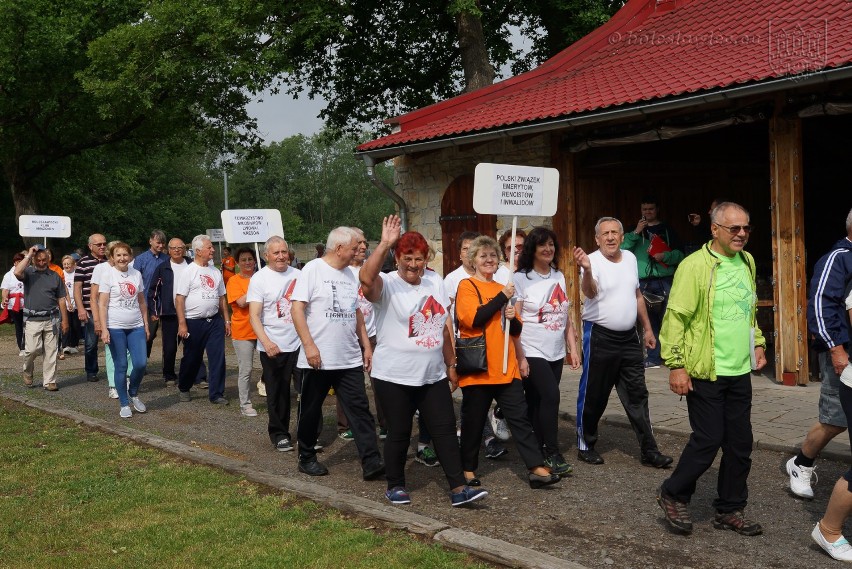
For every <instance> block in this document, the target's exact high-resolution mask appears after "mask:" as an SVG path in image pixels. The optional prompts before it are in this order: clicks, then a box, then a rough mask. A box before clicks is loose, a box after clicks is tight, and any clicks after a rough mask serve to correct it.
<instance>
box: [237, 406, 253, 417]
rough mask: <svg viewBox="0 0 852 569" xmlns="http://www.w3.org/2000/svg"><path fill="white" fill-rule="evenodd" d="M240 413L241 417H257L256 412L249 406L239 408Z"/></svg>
mask: <svg viewBox="0 0 852 569" xmlns="http://www.w3.org/2000/svg"><path fill="white" fill-rule="evenodd" d="M240 413H242V415H243V417H257V411H255V409H254V407H252V406H251V405H245V406H242V407H240Z"/></svg>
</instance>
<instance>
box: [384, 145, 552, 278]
mask: <svg viewBox="0 0 852 569" xmlns="http://www.w3.org/2000/svg"><path fill="white" fill-rule="evenodd" d="M550 152H551V149H550V135H547V134H542V135H539V136H535V137H532V138H529V139H525V140H524V141H523V142H518V143H514V142H513V139H512V138H511V137H506V138H503V139H500V140H495V141H492V142H489V143H485V144H481V145H469V146H467V147H465V146H461V147H455V146H454V147H450V148H444V149H442V150H439V151H435V152H430V153H427V154H424V155H422V156H419V157H412V156H401V157H398V158H397V159H396V160H395V161H394V191H396V192H397V193H398V194H399V195H401V196H402V198H403V199H404V200H405V203H407V204H408V228H409V229H411V230H414V231H419V232H420V233H422V234H423V236H424V237H426V239H427V240H428V241H429V243H430V244H431V245H432V247H433V248H434V249H435V251H436V257H435V259H434V260H433V261H432V262H431V263H430V264H429V266H430V267H432V268H433V269H434V270H436V271H438V272H439V273H442V272H443V254H444V251H443V246H442V243H441V225H440V222H439V218H440V216H441V199H442V198H443V196H444V191H445V190H446V189H447V187H448V186H449V185H450V183H451V182H452V181H453V180H454V179H456V178H457V177H459V176H462V175H465V174H469V175H471V176H472V175H473V173H474V169H475V168H476V165H477V164H479V163H480V162H492V163H497V164H513V165H521V166H550ZM537 225H547V226H551V219H550V218H549V217H548V218H542V217H519V218H518V228H519V229H523V230H525V231H529V230H530V229H532V228H533V227H535V226H537ZM511 227H512V218H511V217H498V218H497V223H496V226H495V227H494V233H493V235H494V236H497V235H499V234H501V233H502V232H503V231H505V230H507V229H511Z"/></svg>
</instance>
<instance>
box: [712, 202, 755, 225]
mask: <svg viewBox="0 0 852 569" xmlns="http://www.w3.org/2000/svg"><path fill="white" fill-rule="evenodd" d="M729 209H738V210H740V211H741V212H743V213H744V214H746V217H748V218H749V220H751V214H750V213H749V212H748V210H747V209H746V208H744V207H743V206H741V205H740V204H738V203H734V202H722V203H720V204H717V205H716V207H714V208H713V212H712V213H711V214H710V221H712V222H713V223H715V224H716V225H719V220H720V219H721V218H722V214H723V213H725V212H726V211H728V210H729Z"/></svg>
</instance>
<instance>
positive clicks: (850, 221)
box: [846, 209, 852, 235]
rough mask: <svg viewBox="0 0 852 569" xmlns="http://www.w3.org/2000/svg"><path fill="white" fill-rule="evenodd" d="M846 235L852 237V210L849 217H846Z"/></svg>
mask: <svg viewBox="0 0 852 569" xmlns="http://www.w3.org/2000/svg"><path fill="white" fill-rule="evenodd" d="M846 234H847V235H852V209H850V210H849V215H847V216H846Z"/></svg>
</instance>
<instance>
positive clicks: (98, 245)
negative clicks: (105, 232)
mask: <svg viewBox="0 0 852 569" xmlns="http://www.w3.org/2000/svg"><path fill="white" fill-rule="evenodd" d="M92 247H106V242H103V243H92Z"/></svg>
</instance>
